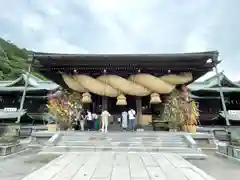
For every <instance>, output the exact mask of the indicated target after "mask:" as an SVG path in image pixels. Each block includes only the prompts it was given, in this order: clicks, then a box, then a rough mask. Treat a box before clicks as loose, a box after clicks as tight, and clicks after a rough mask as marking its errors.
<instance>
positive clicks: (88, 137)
mask: <svg viewBox="0 0 240 180" xmlns="http://www.w3.org/2000/svg"><path fill="white" fill-rule="evenodd" d="M62 139H63V140H72V139H73V140H128V141H130V140H141V141H156V140H173V141H176V140H184V139H185V137H151V138H146V137H101V136H100V137H97V136H83V137H78V136H76V137H74V136H68V137H65V136H63V137H62Z"/></svg>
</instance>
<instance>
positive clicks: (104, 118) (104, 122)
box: [101, 110, 111, 132]
mask: <svg viewBox="0 0 240 180" xmlns="http://www.w3.org/2000/svg"><path fill="white" fill-rule="evenodd" d="M109 116H111V114H110V113H109V112H108V111H107V110H104V111H103V112H102V114H101V117H102V132H108V130H107V128H108V117H109Z"/></svg>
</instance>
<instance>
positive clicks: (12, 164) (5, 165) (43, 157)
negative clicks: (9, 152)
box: [0, 150, 58, 180]
mask: <svg viewBox="0 0 240 180" xmlns="http://www.w3.org/2000/svg"><path fill="white" fill-rule="evenodd" d="M38 152H39V150H28V151H24V152H22V153H19V154H17V155H13V156H10V157H8V158H5V159H0V179H2V180H21V179H22V178H23V177H25V176H26V175H27V174H29V173H31V172H33V171H35V170H36V169H38V168H40V167H42V166H44V165H45V164H47V163H48V162H50V161H52V160H53V159H55V158H57V157H58V155H55V154H54V155H53V154H37V153H38Z"/></svg>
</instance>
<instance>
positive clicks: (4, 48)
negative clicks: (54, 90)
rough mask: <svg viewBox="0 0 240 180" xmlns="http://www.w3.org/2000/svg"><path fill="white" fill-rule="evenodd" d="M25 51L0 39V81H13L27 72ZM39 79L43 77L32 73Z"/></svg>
mask: <svg viewBox="0 0 240 180" xmlns="http://www.w3.org/2000/svg"><path fill="white" fill-rule="evenodd" d="M29 52H30V51H28V50H27V49H24V48H23V49H21V48H19V47H17V46H16V45H15V44H13V43H11V42H10V41H6V40H4V39H2V38H0V80H14V79H16V78H18V77H19V76H20V75H21V74H22V73H23V71H26V70H27V66H28V64H27V58H28V53H29ZM33 74H34V75H36V76H38V77H39V78H44V77H43V76H41V75H39V74H37V73H34V72H33Z"/></svg>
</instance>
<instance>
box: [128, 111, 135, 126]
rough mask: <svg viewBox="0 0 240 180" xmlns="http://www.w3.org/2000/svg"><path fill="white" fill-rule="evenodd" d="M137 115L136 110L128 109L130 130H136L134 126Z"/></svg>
mask: <svg viewBox="0 0 240 180" xmlns="http://www.w3.org/2000/svg"><path fill="white" fill-rule="evenodd" d="M135 115H136V112H135V110H134V109H132V108H131V109H129V111H128V119H129V127H130V130H132V131H134V126H135Z"/></svg>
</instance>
